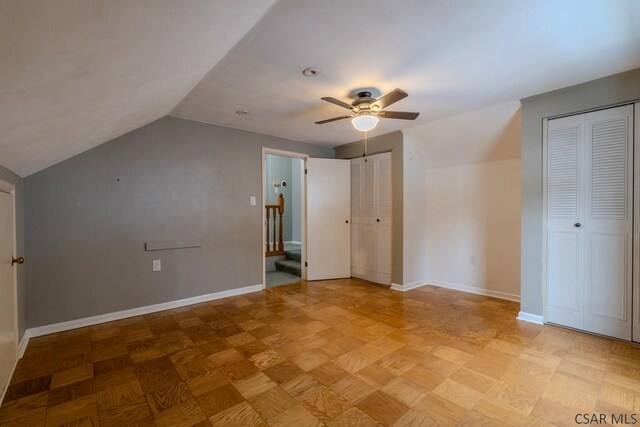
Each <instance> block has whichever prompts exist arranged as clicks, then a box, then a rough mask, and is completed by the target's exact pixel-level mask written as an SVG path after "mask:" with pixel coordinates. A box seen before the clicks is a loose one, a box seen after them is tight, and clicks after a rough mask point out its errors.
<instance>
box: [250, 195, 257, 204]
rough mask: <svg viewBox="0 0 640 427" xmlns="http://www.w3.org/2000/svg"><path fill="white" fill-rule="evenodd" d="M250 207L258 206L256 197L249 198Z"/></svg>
mask: <svg viewBox="0 0 640 427" xmlns="http://www.w3.org/2000/svg"><path fill="white" fill-rule="evenodd" d="M249 205H251V206H255V205H256V196H251V197H249Z"/></svg>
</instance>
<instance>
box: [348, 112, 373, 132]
mask: <svg viewBox="0 0 640 427" xmlns="http://www.w3.org/2000/svg"><path fill="white" fill-rule="evenodd" d="M378 120H379V119H378V118H377V117H376V116H373V115H371V114H363V115H360V116H356V117H354V118H353V119H351V124H352V125H353V127H354V128H356V130H359V131H360V132H368V131H370V130H372V129H374V128H375V127H376V126H377V125H378Z"/></svg>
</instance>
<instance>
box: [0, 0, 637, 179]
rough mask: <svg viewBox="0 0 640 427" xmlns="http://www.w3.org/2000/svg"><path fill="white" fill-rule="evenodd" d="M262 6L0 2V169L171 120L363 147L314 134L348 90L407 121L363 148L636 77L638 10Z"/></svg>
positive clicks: (618, 0)
mask: <svg viewBox="0 0 640 427" xmlns="http://www.w3.org/2000/svg"><path fill="white" fill-rule="evenodd" d="M274 2H275V0H184V1H178V0H136V1H131V0H56V1H44V0H34V1H19V0H0V164H2V165H3V166H6V167H8V168H10V169H12V170H13V171H14V172H16V173H18V174H20V175H22V176H26V175H29V174H31V173H34V172H36V171H38V170H41V169H43V168H45V167H47V166H49V165H52V164H54V163H57V162H59V161H61V160H64V159H66V158H68V157H70V156H73V155H75V154H77V153H80V152H82V151H85V150H87V149H89V148H92V147H94V146H96V145H98V144H101V143H103V142H106V141H108V140H110V139H112V138H114V137H116V136H119V135H122V134H124V133H126V132H129V131H131V130H133V129H136V128H138V127H140V126H142V125H144V124H146V123H148V122H151V121H153V120H156V119H158V118H160V117H162V116H164V115H167V114H169V113H170V114H171V115H175V116H178V117H184V118H189V119H193V120H199V121H204V122H209V123H214V124H220V125H224V126H230V127H235V128H240V129H246V130H251V131H254V132H260V133H265V134H271V135H277V136H282V137H286V138H291V139H297V140H302V141H308V142H315V143H320V144H324V145H328V146H334V145H337V144H340V143H344V142H349V141H353V140H356V139H360V138H361V134H360V133H357V132H356V131H355V130H354V129H353V128H352V127H351V125H350V123H349V122H348V121H342V122H337V123H333V124H327V125H323V126H318V125H315V124H314V123H313V122H314V121H317V120H320V119H324V118H329V117H334V116H338V115H342V114H344V112H345V111H346V110H343V109H341V108H339V107H337V106H334V105H331V104H327V103H324V102H323V101H321V100H320V97H322V96H334V97H338V98H342V99H346V96H347V94H348V93H349V92H350V91H351V90H352V89H354V88H356V87H369V86H373V87H377V88H379V89H380V90H381V91H382V92H386V91H389V90H391V89H393V88H395V87H400V88H402V89H405V90H406V91H407V92H409V94H410V96H409V98H407V99H405V100H403V101H400V102H398V103H397V104H396V105H394V106H393V107H392V109H394V110H404V111H419V112H420V113H421V116H420V118H419V119H418V121H416V122H406V121H399V120H386V121H383V123H382V124H381V126H379V127H378V128H377V129H376V131H375V132H373V133H372V134H373V135H376V134H381V133H386V132H390V131H394V130H398V129H404V128H407V127H411V126H416V125H419V124H424V123H427V122H431V121H434V120H437V119H442V118H445V117H449V116H453V115H457V114H461V113H464V112H468V111H472V110H476V109H479V108H483V107H486V106H490V105H496V104H500V103H503V102H507V101H511V100H516V99H519V98H522V97H525V96H529V95H533V94H537V93H541V92H545V91H548V90H552V89H556V88H560V87H564V86H568V85H572V84H576V83H580V82H583V81H588V80H591V79H594V78H598V77H603V76H606V75H611V74H614V73H617V72H621V71H625V70H629V69H633V68H637V67H640V49H638V46H640V26H638V25H637V23H638V22H640V2H639V1H636V0H562V1H557V0H548V1H547V0H520V1H517V2H515V1H512V0H483V1H477V0H455V1H452V0H430V1H427V0H403V1H391V0H349V1H344V0H322V1H317V0H280V1H278V2H277V3H276V4H275V5H273V3H274ZM272 5H273V6H272ZM265 12H266V13H265ZM308 66H317V67H319V68H321V69H322V74H321V75H320V76H318V77H315V78H305V77H303V76H302V74H301V71H302V69H303V68H305V67H308ZM198 82H199V83H198ZM185 96H186V98H185ZM181 101H182V102H181ZM238 109H247V110H250V111H251V115H249V116H237V115H236V114H235V111H236V110H238Z"/></svg>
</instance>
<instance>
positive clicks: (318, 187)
mask: <svg viewBox="0 0 640 427" xmlns="http://www.w3.org/2000/svg"><path fill="white" fill-rule="evenodd" d="M307 171H308V172H307V261H308V266H307V280H323V279H338V278H344V277H349V276H350V274H351V230H350V227H351V226H350V224H349V219H350V217H351V185H350V182H349V181H350V179H351V174H350V168H349V161H348V160H338V159H313V158H310V159H308V160H307Z"/></svg>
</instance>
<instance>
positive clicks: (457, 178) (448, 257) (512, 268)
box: [426, 159, 520, 299]
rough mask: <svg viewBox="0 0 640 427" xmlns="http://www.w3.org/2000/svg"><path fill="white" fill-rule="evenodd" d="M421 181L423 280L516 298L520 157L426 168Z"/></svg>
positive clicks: (517, 283) (517, 291)
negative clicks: (423, 194)
mask: <svg viewBox="0 0 640 427" xmlns="http://www.w3.org/2000/svg"><path fill="white" fill-rule="evenodd" d="M426 181H427V182H426V193H427V197H426V200H427V206H426V207H427V209H426V217H427V221H426V229H427V236H428V237H427V251H426V270H427V277H426V278H427V279H428V280H429V281H430V282H432V283H434V284H438V283H441V284H443V285H447V286H452V287H462V288H464V287H468V288H476V289H480V290H484V291H487V293H489V294H491V293H496V296H502V297H508V298H516V299H517V297H518V296H519V295H520V159H509V160H498V161H494V162H483V163H475V164H470V165H459V166H450V167H445V168H438V169H430V170H428V171H427V177H426ZM471 257H475V260H476V263H477V265H472V264H471Z"/></svg>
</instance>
